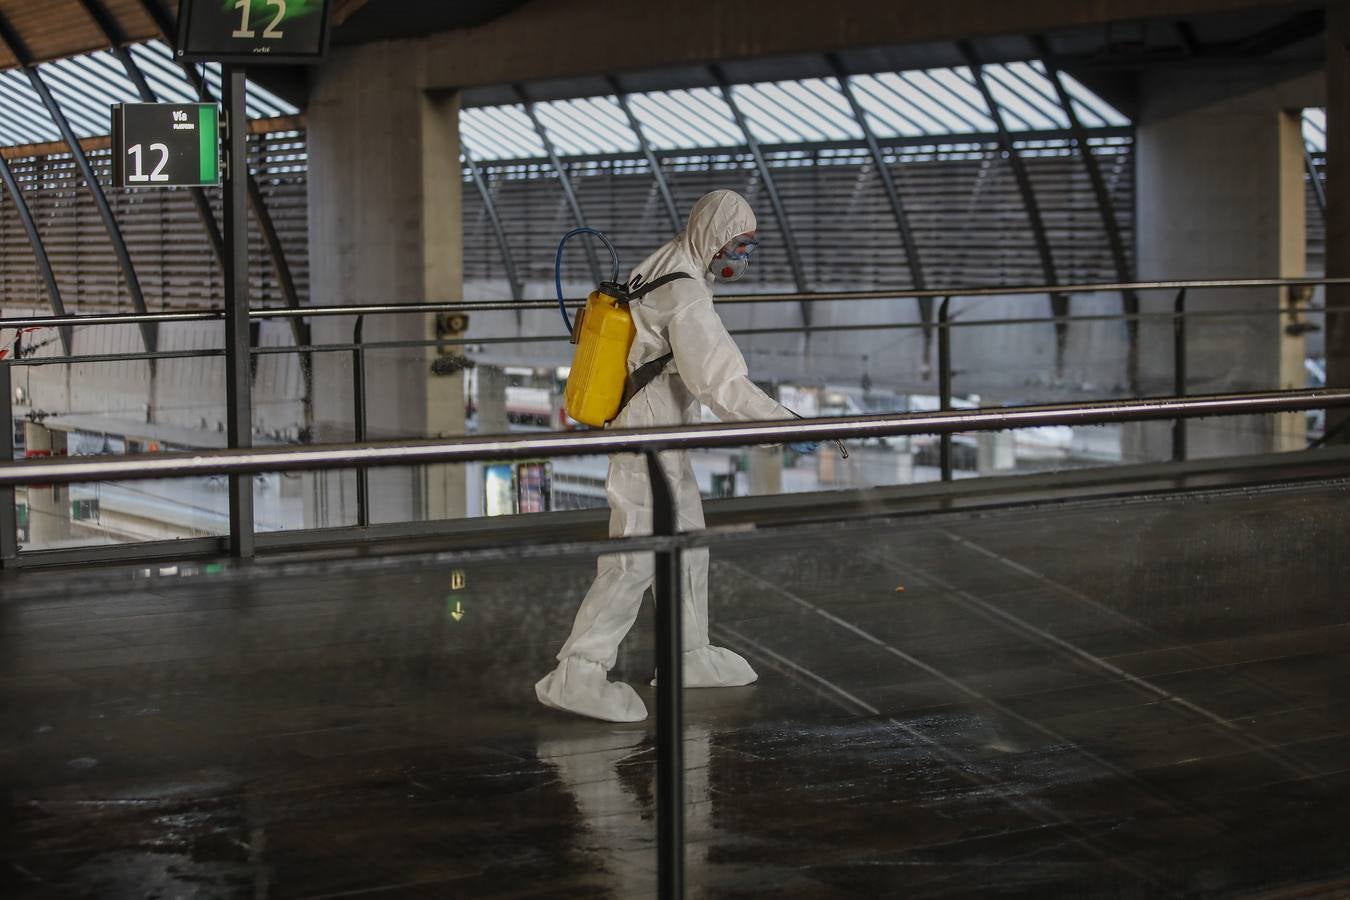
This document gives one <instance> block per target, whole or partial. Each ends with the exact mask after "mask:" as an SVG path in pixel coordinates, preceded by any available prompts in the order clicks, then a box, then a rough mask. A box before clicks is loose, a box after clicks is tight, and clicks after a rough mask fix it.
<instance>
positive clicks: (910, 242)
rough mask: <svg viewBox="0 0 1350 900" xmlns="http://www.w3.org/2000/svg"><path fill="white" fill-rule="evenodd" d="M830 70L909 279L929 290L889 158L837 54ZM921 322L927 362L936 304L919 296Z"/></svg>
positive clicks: (917, 288) (831, 57)
mask: <svg viewBox="0 0 1350 900" xmlns="http://www.w3.org/2000/svg"><path fill="white" fill-rule="evenodd" d="M826 60H828V62H829V64H830V67H831V68H833V69H834V77H835V78H836V79H837V80H838V81H839V90H840V92H841V93H842V94H843V95H844V99H845V100H847V101H848V105H849V109H851V110H852V111H853V119H854V121H856V122H857V123H858V128H860V129H861V130H862V135H863V141H864V142H866V144H867V151H868V153H870V154H871V155H872V165H874V166H876V170H877V177H878V178H879V179H880V180H881V189H882V191H883V192H884V193H885V194H886V200H887V202H889V203H890V205H891V214H892V215H894V216H895V226H896V228H898V229H899V231H900V242H901V243H902V244H903V245H904V247H905V264H906V265H907V266H908V267H909V280H910V282H911V283H912V284H913V285H914V288H915V289H916V290H920V291H922V290H926V289H927V288H928V279H927V278H926V277H925V276H924V273H923V261H922V260H921V259H920V258H919V244H918V241H917V240H915V238H914V230H913V229H912V228H910V225H909V216H907V215H906V214H905V205H904V202H903V201H902V200H901V199H900V192H899V191H898V190H896V187H895V178H894V176H893V175H891V170H890V167H889V166H887V165H886V156H885V154H883V153H882V152H881V144H880V142H878V141H877V137H876V134H875V133H873V131H872V126H871V125H870V124H868V121H867V113H866V111H865V110H864V109H863V108H862V104H861V103H859V102H858V97H857V95H856V94H854V93H853V85H852V84H851V83H849V80H848V72H847V71H845V69H844V64H843V62H842V61H841V60H840V59H839V57H838V56H837V55H836V54H833V53H830V54H828V55H827V56H826ZM918 304H919V321H921V322H923V324H924V329H923V348H924V353H923V358H924V361H925V362H928V361H930V360H931V359H932V356H931V355H930V353H929V350H930V348H931V347H932V346H933V301H932V299H931V298H929V297H919V298H918Z"/></svg>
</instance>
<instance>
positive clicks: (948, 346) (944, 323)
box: [938, 297, 952, 481]
mask: <svg viewBox="0 0 1350 900" xmlns="http://www.w3.org/2000/svg"><path fill="white" fill-rule="evenodd" d="M951 299H952V298H951V297H943V298H942V303H941V304H939V306H938V409H941V410H944V411H945V410H949V409H951V408H952V329H951V316H950V310H949V309H948V304H949V303H950V302H951ZM938 464H939V465H940V466H941V467H942V480H943V481H951V480H952V436H951V434H950V433H947V434H943V435H942V436H941V437H939V438H938Z"/></svg>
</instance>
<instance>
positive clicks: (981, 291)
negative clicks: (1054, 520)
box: [0, 278, 1350, 329]
mask: <svg viewBox="0 0 1350 900" xmlns="http://www.w3.org/2000/svg"><path fill="white" fill-rule="evenodd" d="M1320 285H1332V286H1335V285H1350V278H1210V279H1192V280H1169V281H1123V282H1089V283H1083V284H1065V285H1044V284H1039V285H1007V286H1004V287H952V288H929V289H926V290H894V291H890V290H887V291H829V292H819V293H815V292H812V293H787V294H730V295H723V296H720V297H716V298H714V302H716V303H718V304H720V305H740V304H747V303H836V302H845V301H855V302H856V301H871V300H905V299H914V298H930V299H931V298H943V297H959V298H962V299H966V298H971V297H1001V296H1025V295H1028V294H1100V293H1119V292H1122V291H1149V290H1160V291H1161V290H1217V289H1223V288H1262V287H1288V288H1294V287H1316V286H1320ZM574 302H577V303H579V302H581V300H580V298H578V299H577V300H575V301H574ZM556 308H557V302H556V301H553V300H523V301H517V300H458V301H447V302H440V303H383V304H380V303H376V304H363V305H360V306H302V307H299V308H296V309H251V310H249V311H248V314H249V318H251V319H295V318H307V317H309V316H315V317H324V316H361V315H364V316H370V315H400V314H411V313H423V314H425V313H433V312H497V311H504V312H513V311H516V310H553V309H556ZM224 317H225V313H224V311H223V310H216V309H196V310H182V311H181V312H163V313H147V314H136V313H110V314H106V315H103V314H98V315H83V316H82V315H73V316H21V317H15V318H9V319H0V329H2V328H43V327H57V326H61V325H72V326H79V325H132V324H142V323H156V322H209V321H216V320H223V319H224Z"/></svg>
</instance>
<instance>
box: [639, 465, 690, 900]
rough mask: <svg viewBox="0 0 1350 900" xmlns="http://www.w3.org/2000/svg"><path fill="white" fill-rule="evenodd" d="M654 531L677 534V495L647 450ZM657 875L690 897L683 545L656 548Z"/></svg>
mask: <svg viewBox="0 0 1350 900" xmlns="http://www.w3.org/2000/svg"><path fill="white" fill-rule="evenodd" d="M647 475H648V480H649V481H650V482H651V489H652V535H653V536H659V537H670V538H673V537H675V536H676V535H677V534H678V532H679V524H678V523H679V520H678V516H677V510H676V508H675V495H674V491H673V489H672V488H671V484H670V482H669V481H668V480H667V479H666V473H665V471H664V470H663V469H662V468H661V460H660V458H659V455H658V453H657V452H656V451H655V450H649V451H647ZM652 593H653V594H654V595H655V597H656V874H657V889H658V896H660V897H661V898H662V900H668V898H677V897H683V896H684V726H683V711H682V707H681V703H682V701H683V699H684V698H683V696H682V692H683V689H684V665H683V660H682V659H681V649H682V647H681V642H682V637H683V630H682V629H683V623H682V622H681V615H682V610H681V609H680V597H681V585H680V549H679V547H671V548H670V549H669V550H658V551H656V578H655V581H654V582H653V586H652Z"/></svg>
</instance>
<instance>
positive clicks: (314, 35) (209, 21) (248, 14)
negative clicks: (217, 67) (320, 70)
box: [174, 0, 330, 66]
mask: <svg viewBox="0 0 1350 900" xmlns="http://www.w3.org/2000/svg"><path fill="white" fill-rule="evenodd" d="M329 5H330V0H180V2H179V4H178V46H177V48H176V49H175V51H174V52H175V54H176V55H177V56H178V58H179V59H180V60H183V61H191V62H212V61H214V62H229V63H235V64H241V65H250V66H251V65H260V64H262V65H265V64H269V63H291V64H294V63H306V62H318V61H319V59H320V57H322V56H323V53H324V50H325V49H326V47H327V43H328V7H329Z"/></svg>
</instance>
